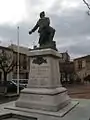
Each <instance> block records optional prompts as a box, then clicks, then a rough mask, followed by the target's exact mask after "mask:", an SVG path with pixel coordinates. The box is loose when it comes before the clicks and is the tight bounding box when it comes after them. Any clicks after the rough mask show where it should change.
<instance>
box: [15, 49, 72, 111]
mask: <svg viewBox="0 0 90 120" xmlns="http://www.w3.org/2000/svg"><path fill="white" fill-rule="evenodd" d="M29 56H30V78H29V81H28V86H27V88H25V89H24V90H22V91H21V95H20V98H19V99H18V100H17V101H16V107H21V108H29V109H38V110H45V111H54V112H55V111H58V110H60V109H61V108H63V107H65V106H66V105H68V104H69V103H70V101H71V100H70V98H69V96H68V95H67V90H66V88H64V87H62V86H61V83H60V69H59V60H60V57H61V56H60V54H59V53H58V52H57V51H55V50H52V49H41V50H33V51H30V54H29Z"/></svg>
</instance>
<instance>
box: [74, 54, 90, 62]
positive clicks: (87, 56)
mask: <svg viewBox="0 0 90 120" xmlns="http://www.w3.org/2000/svg"><path fill="white" fill-rule="evenodd" d="M88 58H89V59H90V55H86V56H83V57H79V58H76V59H74V61H75V60H80V59H88Z"/></svg>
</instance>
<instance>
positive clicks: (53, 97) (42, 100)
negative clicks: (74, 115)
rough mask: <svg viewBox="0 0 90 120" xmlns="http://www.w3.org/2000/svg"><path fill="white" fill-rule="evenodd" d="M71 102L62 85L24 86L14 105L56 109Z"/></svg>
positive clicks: (47, 109) (48, 109)
mask: <svg viewBox="0 0 90 120" xmlns="http://www.w3.org/2000/svg"><path fill="white" fill-rule="evenodd" d="M70 102H71V100H70V98H69V96H68V95H67V90H66V88H64V87H59V88H55V89H54V88H53V89H46V88H25V89H24V90H23V91H22V92H21V95H20V98H19V99H18V100H17V101H16V107H21V108H29V109H39V110H46V111H58V110H60V109H62V108H63V107H65V106H66V105H68V104H69V103H70Z"/></svg>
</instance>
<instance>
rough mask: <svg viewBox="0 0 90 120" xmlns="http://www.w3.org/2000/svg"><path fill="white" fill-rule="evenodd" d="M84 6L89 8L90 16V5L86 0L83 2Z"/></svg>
mask: <svg viewBox="0 0 90 120" xmlns="http://www.w3.org/2000/svg"><path fill="white" fill-rule="evenodd" d="M83 2H84V4H85V5H86V6H87V7H88V9H89V10H88V11H87V14H88V15H90V5H89V3H88V2H86V0H83Z"/></svg>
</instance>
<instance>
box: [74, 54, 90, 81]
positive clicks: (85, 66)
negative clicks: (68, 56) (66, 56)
mask: <svg viewBox="0 0 90 120" xmlns="http://www.w3.org/2000/svg"><path fill="white" fill-rule="evenodd" d="M74 67H75V72H76V74H77V75H78V76H79V77H80V79H81V80H82V82H83V79H84V77H86V76H88V75H90V55H87V56H84V57H80V58H77V59H74Z"/></svg>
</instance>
